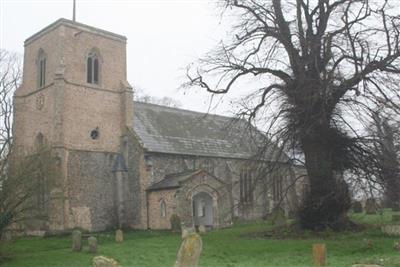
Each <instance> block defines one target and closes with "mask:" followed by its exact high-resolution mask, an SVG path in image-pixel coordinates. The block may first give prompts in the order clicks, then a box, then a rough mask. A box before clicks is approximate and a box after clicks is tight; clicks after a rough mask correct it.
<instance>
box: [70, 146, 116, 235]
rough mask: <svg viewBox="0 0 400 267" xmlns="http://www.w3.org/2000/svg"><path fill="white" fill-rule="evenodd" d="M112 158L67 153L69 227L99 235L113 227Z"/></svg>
mask: <svg viewBox="0 0 400 267" xmlns="http://www.w3.org/2000/svg"><path fill="white" fill-rule="evenodd" d="M115 156H116V155H115V154H113V153H106V152H103V153H102V152H89V151H77V150H75V151H69V155H68V176H67V180H68V189H67V191H68V202H69V211H68V212H69V216H70V226H72V227H81V228H83V229H86V230H91V231H100V230H105V229H106V228H107V227H113V226H115V225H116V224H117V217H116V216H117V214H116V211H117V209H116V199H115V197H116V192H115V189H116V187H115V177H114V174H113V173H112V172H111V170H112V166H113V164H114V160H115Z"/></svg>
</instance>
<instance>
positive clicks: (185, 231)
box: [182, 225, 195, 239]
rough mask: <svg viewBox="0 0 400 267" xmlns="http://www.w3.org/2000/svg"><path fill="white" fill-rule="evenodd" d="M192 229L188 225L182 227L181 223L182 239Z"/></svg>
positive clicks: (192, 230)
mask: <svg viewBox="0 0 400 267" xmlns="http://www.w3.org/2000/svg"><path fill="white" fill-rule="evenodd" d="M194 232H195V231H194V229H193V228H190V227H184V226H183V225H182V239H184V238H185V237H187V236H188V235H189V234H190V233H194Z"/></svg>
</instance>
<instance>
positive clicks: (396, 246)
mask: <svg viewBox="0 0 400 267" xmlns="http://www.w3.org/2000/svg"><path fill="white" fill-rule="evenodd" d="M393 249H394V250H396V251H400V242H394V244H393Z"/></svg>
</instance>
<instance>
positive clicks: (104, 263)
mask: <svg viewBox="0 0 400 267" xmlns="http://www.w3.org/2000/svg"><path fill="white" fill-rule="evenodd" d="M92 263H93V267H121V265H119V264H118V262H116V261H115V260H114V259H111V258H107V257H104V256H96V257H94V258H93V260H92Z"/></svg>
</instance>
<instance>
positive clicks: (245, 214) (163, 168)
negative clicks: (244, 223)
mask: <svg viewBox="0 0 400 267" xmlns="http://www.w3.org/2000/svg"><path fill="white" fill-rule="evenodd" d="M146 156H147V158H148V159H149V160H150V162H151V167H150V168H148V169H147V170H146V175H147V177H149V178H148V179H149V180H150V181H151V183H156V182H158V181H161V180H162V179H163V178H164V177H165V175H167V174H171V173H179V172H182V171H186V170H191V169H199V168H202V169H205V170H207V171H208V172H209V173H210V174H212V175H213V176H215V177H216V178H218V179H220V180H222V181H223V183H224V187H225V189H224V190H226V192H227V193H226V194H225V195H224V196H223V199H226V201H228V203H230V204H229V205H230V206H229V207H224V213H229V216H231V217H237V218H239V219H241V220H255V219H260V218H265V217H268V214H269V213H270V212H271V211H272V209H273V207H274V205H276V204H277V202H276V201H275V202H274V201H273V195H272V177H273V176H276V177H279V178H278V179H282V180H283V188H285V187H286V186H287V185H289V184H290V183H291V181H292V179H293V178H294V176H293V173H292V171H291V169H290V167H288V166H287V165H281V166H280V167H279V168H275V170H274V171H273V174H272V173H269V174H268V175H267V176H263V174H262V172H261V171H260V174H259V175H254V181H255V182H256V184H254V186H253V187H254V192H253V196H254V201H252V202H251V203H241V202H240V182H239V179H240V172H241V170H242V169H243V168H244V167H246V166H249V162H248V161H247V160H240V159H226V158H209V157H196V156H189V155H170V154H162V153H149V152H147V153H146ZM257 164H258V163H257ZM257 164H255V165H257ZM254 169H257V167H254ZM180 191H182V192H184V191H185V189H179V190H178V192H180ZM289 192H290V194H289V195H288V197H286V198H284V199H283V201H282V203H281V206H282V207H283V208H285V209H287V213H289V209H291V208H294V207H295V204H296V202H297V199H296V196H295V195H293V194H292V192H291V191H290V190H289ZM177 195H178V194H177ZM178 205H179V204H178ZM178 208H179V207H178ZM183 213H185V212H183ZM187 214H188V215H187V218H189V217H190V216H189V213H187ZM222 223H223V224H224V223H225V222H222Z"/></svg>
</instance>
